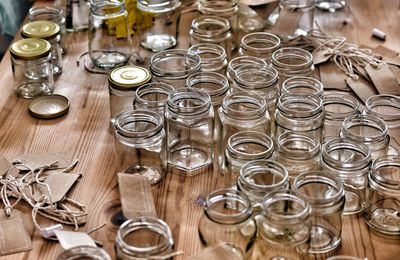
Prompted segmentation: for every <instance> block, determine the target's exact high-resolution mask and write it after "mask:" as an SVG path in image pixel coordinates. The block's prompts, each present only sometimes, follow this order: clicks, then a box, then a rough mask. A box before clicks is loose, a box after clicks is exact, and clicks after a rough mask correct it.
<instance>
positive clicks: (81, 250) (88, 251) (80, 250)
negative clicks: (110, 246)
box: [57, 246, 111, 260]
mask: <svg viewBox="0 0 400 260" xmlns="http://www.w3.org/2000/svg"><path fill="white" fill-rule="evenodd" d="M75 259H88V260H90V259H93V260H111V256H110V255H109V254H108V253H107V252H106V251H105V250H104V249H102V248H100V247H94V246H76V247H72V248H70V249H67V250H65V251H64V252H62V253H61V254H60V255H59V256H58V258H57V260H75Z"/></svg>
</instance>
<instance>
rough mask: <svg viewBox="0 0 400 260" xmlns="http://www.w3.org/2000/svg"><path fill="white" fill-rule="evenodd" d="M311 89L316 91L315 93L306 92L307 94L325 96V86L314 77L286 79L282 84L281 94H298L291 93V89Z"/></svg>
mask: <svg viewBox="0 0 400 260" xmlns="http://www.w3.org/2000/svg"><path fill="white" fill-rule="evenodd" d="M299 86H300V87H302V88H309V89H312V90H314V91H315V92H304V93H307V94H314V95H316V96H319V97H323V94H324V86H323V84H322V82H321V81H319V80H317V79H314V78H312V77H306V76H294V77H291V78H288V79H286V80H285V81H284V82H283V83H282V88H281V94H282V95H283V94H290V93H291V94H296V93H297V92H291V91H290V89H294V88H297V87H299Z"/></svg>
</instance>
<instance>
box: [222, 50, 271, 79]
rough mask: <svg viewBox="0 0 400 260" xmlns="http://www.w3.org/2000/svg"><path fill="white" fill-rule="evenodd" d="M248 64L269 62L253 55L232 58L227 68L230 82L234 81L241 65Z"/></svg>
mask: <svg viewBox="0 0 400 260" xmlns="http://www.w3.org/2000/svg"><path fill="white" fill-rule="evenodd" d="M247 64H260V65H267V63H266V62H265V61H264V60H263V59H260V58H258V57H253V56H239V57H236V58H233V59H231V60H230V61H229V63H228V67H227V69H226V77H227V78H228V80H229V83H230V84H233V83H234V77H235V73H236V70H237V69H238V68H240V67H241V66H243V65H247Z"/></svg>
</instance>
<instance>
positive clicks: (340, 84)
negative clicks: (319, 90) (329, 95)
mask: <svg viewBox="0 0 400 260" xmlns="http://www.w3.org/2000/svg"><path fill="white" fill-rule="evenodd" d="M319 71H320V75H321V82H322V85H323V86H324V89H325V90H328V89H338V90H345V91H350V89H349V88H348V87H347V85H346V79H347V75H346V74H345V73H344V72H343V71H341V70H340V69H339V68H338V67H337V66H336V64H335V63H334V62H329V63H325V64H323V65H321V66H320V70H319Z"/></svg>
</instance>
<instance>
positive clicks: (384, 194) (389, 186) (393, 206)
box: [364, 155, 400, 237]
mask: <svg viewBox="0 0 400 260" xmlns="http://www.w3.org/2000/svg"><path fill="white" fill-rule="evenodd" d="M399 180H400V157H399V156H393V155H389V156H382V157H380V158H378V159H376V160H375V161H374V162H373V163H372V166H371V171H370V172H369V175H368V189H367V199H366V207H365V211H364V218H365V221H366V222H367V224H368V226H369V227H370V228H372V229H373V230H375V231H378V232H380V233H383V234H386V235H394V236H397V237H398V236H399V235H400V225H399V223H400V216H399V211H400V190H399V185H400V181H399Z"/></svg>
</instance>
